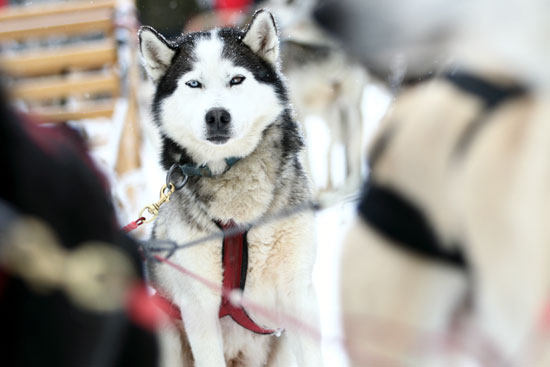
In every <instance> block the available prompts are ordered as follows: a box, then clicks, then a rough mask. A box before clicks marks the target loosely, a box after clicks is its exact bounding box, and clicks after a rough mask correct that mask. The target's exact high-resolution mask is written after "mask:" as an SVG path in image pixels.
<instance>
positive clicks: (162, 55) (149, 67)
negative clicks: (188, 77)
mask: <svg viewBox="0 0 550 367" xmlns="http://www.w3.org/2000/svg"><path fill="white" fill-rule="evenodd" d="M138 36H139V50H140V52H141V57H142V59H143V65H144V66H145V70H146V71H147V74H148V75H149V77H150V78H151V79H152V80H153V81H154V82H155V83H156V82H158V81H159V80H160V78H161V77H162V76H163V75H164V73H165V72H166V70H167V69H168V67H169V66H170V64H171V63H172V58H173V57H174V54H175V53H176V49H175V47H174V46H173V45H172V44H171V43H170V42H168V41H167V40H166V38H164V37H163V36H162V34H160V33H159V32H157V31H156V30H155V29H154V28H152V27H148V26H143V27H141V28H140V29H139V33H138Z"/></svg>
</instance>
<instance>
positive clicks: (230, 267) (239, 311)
mask: <svg viewBox="0 0 550 367" xmlns="http://www.w3.org/2000/svg"><path fill="white" fill-rule="evenodd" d="M216 224H217V225H218V227H220V228H221V229H223V230H224V231H226V230H229V229H233V228H236V227H237V225H236V224H235V222H233V221H232V220H231V221H229V223H227V224H223V223H221V222H216ZM247 233H248V231H242V232H239V233H236V234H234V235H232V236H224V237H223V250H222V263H223V283H222V284H223V288H224V289H226V290H229V291H233V290H236V289H240V290H241V291H244V286H245V283H246V274H247V270H248V243H247V241H246V235H247ZM154 302H155V303H156V304H157V305H158V306H159V307H160V308H161V309H162V310H163V311H164V312H166V313H167V314H168V315H169V316H170V317H172V318H174V319H178V320H181V313H180V310H179V309H178V308H177V307H176V306H175V305H173V304H172V303H171V302H170V301H168V300H167V299H166V298H164V297H162V296H161V295H160V294H158V293H157V294H155V296H154ZM225 316H231V318H232V319H233V320H234V321H235V322H236V323H237V324H239V325H241V326H242V327H244V328H245V329H248V330H250V331H253V332H255V333H257V334H264V335H265V334H275V333H276V331H275V330H269V329H264V328H263V327H261V326H259V325H258V324H256V323H255V322H254V321H253V320H252V319H251V318H250V316H249V315H248V314H247V313H246V311H245V309H244V308H243V307H242V306H241V307H236V306H234V305H233V304H232V303H231V301H230V300H229V298H228V297H227V292H224V293H222V302H221V305H220V312H219V317H220V318H222V317H225Z"/></svg>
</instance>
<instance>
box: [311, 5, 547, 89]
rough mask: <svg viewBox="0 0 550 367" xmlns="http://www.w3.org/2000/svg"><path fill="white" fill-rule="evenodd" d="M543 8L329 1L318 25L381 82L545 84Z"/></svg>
mask: <svg viewBox="0 0 550 367" xmlns="http://www.w3.org/2000/svg"><path fill="white" fill-rule="evenodd" d="M549 9H550V2H549V1H548V0H531V1H522V0H467V1H453V0H416V1H409V0H384V1H379V0H326V1H324V2H323V3H322V4H321V6H319V7H318V8H317V9H316V10H315V18H316V19H317V21H318V22H319V23H320V25H321V26H323V27H324V28H325V29H327V30H329V31H330V32H331V33H333V34H334V35H336V36H337V37H338V38H340V39H341V40H342V42H343V43H344V45H345V46H346V48H347V49H348V50H350V51H351V53H353V54H354V55H356V56H358V57H359V58H360V59H361V60H362V61H363V62H364V64H365V65H366V66H367V68H368V69H369V71H370V72H371V73H373V74H375V75H378V76H380V77H382V78H383V79H392V77H393V76H394V75H395V74H396V73H397V74H401V75H398V77H399V76H400V77H404V78H409V79H412V78H415V77H418V76H421V75H424V74H426V73H430V72H434V71H435V72H437V71H439V70H440V69H448V68H449V66H451V67H453V65H458V67H466V68H474V69H481V70H477V71H482V72H484V71H489V72H492V71H493V72H494V71H496V72H499V73H505V74H508V75H512V76H515V77H516V78H517V79H520V80H524V81H526V82H527V83H531V84H538V85H542V84H544V83H547V84H548V81H549V80H550V68H548V66H547V65H548V63H549V62H550V51H549V50H550V47H548V44H549V42H550V36H549V34H550V32H549V29H550V22H549V21H548V14H549Z"/></svg>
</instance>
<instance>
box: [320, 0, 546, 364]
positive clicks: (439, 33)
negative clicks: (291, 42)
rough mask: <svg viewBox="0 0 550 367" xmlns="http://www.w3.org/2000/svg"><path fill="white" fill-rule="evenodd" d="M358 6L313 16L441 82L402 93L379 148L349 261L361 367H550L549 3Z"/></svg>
mask: <svg viewBox="0 0 550 367" xmlns="http://www.w3.org/2000/svg"><path fill="white" fill-rule="evenodd" d="M347 3H348V4H347V5H350V6H351V7H350V8H349V9H351V10H350V11H347V12H346V11H345V10H344V11H343V12H342V13H343V14H342V15H343V16H344V18H341V19H345V20H346V21H344V22H336V23H334V19H335V18H337V16H336V14H335V12H336V10H337V9H342V7H343V6H342V4H341V3H340V2H338V4H337V5H335V6H334V7H333V8H331V9H329V8H325V9H324V10H319V12H318V13H317V17H318V18H320V20H321V22H322V23H324V24H327V26H328V27H329V28H332V29H334V30H336V32H337V33H339V34H340V35H342V36H343V38H344V39H346V40H348V41H349V43H350V44H349V46H350V48H351V49H352V50H353V51H355V52H356V53H357V54H359V55H360V56H361V57H362V59H363V60H364V61H365V63H366V64H367V65H368V67H370V70H374V71H376V73H377V74H380V75H385V76H389V75H391V74H393V73H396V72H397V73H401V79H403V80H407V81H409V82H410V81H412V80H414V79H418V78H421V77H422V75H424V74H425V73H429V72H430V71H434V70H438V71H439V74H440V75H436V76H433V78H432V80H431V81H429V82H426V83H421V84H416V85H414V86H413V85H412V83H409V87H405V88H403V91H402V92H401V93H399V94H398V95H397V97H396V100H395V103H394V104H393V105H392V106H391V107H390V111H389V113H388V114H387V116H386V117H385V119H384V122H383V123H382V125H381V129H380V131H379V133H378V136H377V137H376V138H375V139H374V141H373V143H372V145H371V149H370V165H371V176H370V177H369V182H368V184H367V186H366V189H365V194H364V198H363V201H362V204H361V206H360V213H361V216H360V217H361V218H360V219H359V220H357V223H356V225H355V227H354V228H353V229H352V231H351V232H350V234H349V237H348V239H347V244H346V246H345V248H344V253H343V260H342V261H343V266H342V308H343V312H344V316H343V317H344V328H345V332H346V337H347V339H348V341H349V344H348V351H349V352H350V355H351V359H352V361H353V365H358V366H359V365H363V363H364V362H363V361H364V357H365V356H364V354H363V353H364V352H365V349H366V348H365V347H366V346H367V345H368V346H369V347H370V348H369V349H373V348H374V349H381V350H383V351H384V353H386V354H387V353H390V354H392V355H393V357H395V358H396V360H398V361H399V362H398V364H402V365H409V364H411V365H422V366H461V365H465V364H469V365H470V364H471V363H472V362H473V363H474V364H473V365H477V364H476V362H478V363H479V364H482V365H524V366H544V365H547V364H548V360H546V361H543V359H541V356H542V355H543V354H546V358H548V357H549V356H550V342H549V339H548V334H547V338H546V339H544V338H542V339H540V338H539V337H540V334H538V332H539V331H540V316H541V313H542V311H543V308H544V305H545V303H546V302H547V301H548V296H549V292H550V230H549V226H548V223H549V221H550V210H549V209H548V202H549V200H550V189H549V186H548V183H549V182H550V168H549V167H550V144H549V142H550V124H549V123H548V122H549V121H550V100H549V97H548V96H549V95H550V73H549V69H548V64H549V62H550V49H549V47H548V45H549V44H550V42H549V41H550V40H549V35H550V32H549V27H550V23H549V22H548V14H549V13H548V11H549V8H548V6H549V4H548V2H547V1H533V2H531V3H529V5H527V4H526V3H524V2H521V1H512V0H510V1H499V2H496V1H492V0H485V1H480V2H474V3H475V4H470V5H472V6H473V8H468V7H466V6H465V4H462V3H461V4H457V3H456V2H449V1H444V0H434V1H426V2H412V3H411V2H408V1H399V0H395V1H393V0H390V1H387V2H379V1H368V0H367V1H361V2H359V1H353V0H350V1H348V2H347ZM457 6H458V8H457ZM344 9H345V7H344ZM518 14H521V17H518V18H516V15H518ZM348 17H349V18H348ZM509 19H514V22H509V21H508V20H509ZM354 20H357V21H358V23H357V24H356V25H355V26H354V25H351V26H349V24H350V23H354ZM397 25H399V27H398V26H397ZM348 26H349V28H348ZM396 60H397V61H398V63H396V62H395V61H396ZM449 60H451V61H452V62H449ZM399 63H400V66H396V65H397V64H399ZM395 69H399V70H395ZM457 69H458V70H459V71H458V72H457V71H456V70H457ZM546 307H548V306H546ZM373 320H375V321H379V323H376V322H373ZM380 322H381V323H380ZM380 325H383V326H385V328H384V330H383V331H381V330H380V329H379V328H380ZM547 331H548V330H547ZM382 333H383V334H382ZM381 335H383V337H381ZM373 336H374V337H373ZM445 336H448V337H450V338H452V339H451V340H450V338H447V339H445ZM436 338H437V339H436ZM457 338H458V340H457ZM450 341H453V342H454V343H455V345H456V343H458V345H459V346H460V347H459V348H457V349H458V350H454V351H453V352H451V353H450V352H449V349H446V348H445V345H447V346H448V344H446V343H447V342H450ZM437 343H439V344H438V345H437ZM537 344H538V345H537ZM426 346H431V347H433V348H428V349H426V348H425V347H426Z"/></svg>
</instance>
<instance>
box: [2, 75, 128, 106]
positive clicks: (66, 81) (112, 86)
mask: <svg viewBox="0 0 550 367" xmlns="http://www.w3.org/2000/svg"><path fill="white" fill-rule="evenodd" d="M118 91H119V79H118V76H117V75H116V74H114V73H109V74H99V75H98V74H92V75H79V76H71V77H69V78H67V77H53V78H46V79H40V80H36V79H34V80H33V79H26V80H24V81H20V82H18V83H16V84H15V86H14V88H13V90H12V93H13V96H14V97H15V98H20V99H23V100H26V101H37V100H46V99H53V98H61V97H68V96H71V95H77V94H85V93H90V94H94V93H102V92H108V93H111V94H112V95H113V96H116V95H118Z"/></svg>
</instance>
